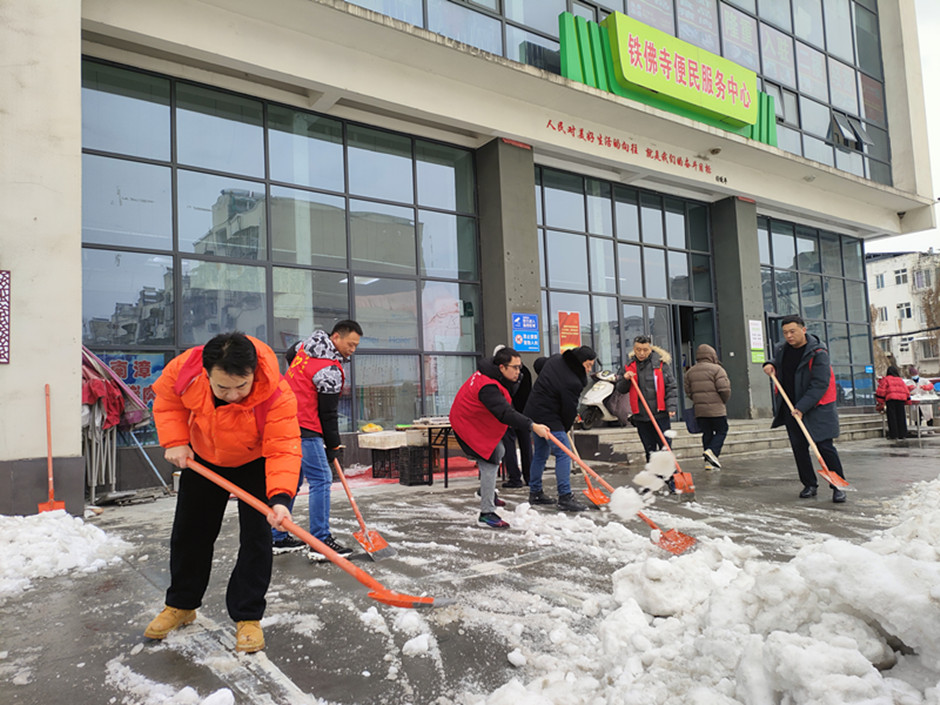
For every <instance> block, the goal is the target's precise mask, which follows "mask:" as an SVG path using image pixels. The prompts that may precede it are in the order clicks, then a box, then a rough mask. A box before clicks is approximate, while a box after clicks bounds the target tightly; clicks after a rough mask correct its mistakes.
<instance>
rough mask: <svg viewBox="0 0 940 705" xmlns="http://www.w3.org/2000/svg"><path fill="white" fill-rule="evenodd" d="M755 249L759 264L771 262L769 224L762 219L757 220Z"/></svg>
mask: <svg viewBox="0 0 940 705" xmlns="http://www.w3.org/2000/svg"><path fill="white" fill-rule="evenodd" d="M757 249H758V252H759V255H760V263H761V264H773V260H772V259H771V257H770V225H769V224H768V222H767V221H766V220H763V219H761V220H758V221H757Z"/></svg>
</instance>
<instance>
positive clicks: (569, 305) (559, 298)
mask: <svg viewBox="0 0 940 705" xmlns="http://www.w3.org/2000/svg"><path fill="white" fill-rule="evenodd" d="M550 301H551V309H550V311H549V326H550V328H549V340H550V343H551V351H552V352H553V353H557V352H561V350H560V346H559V334H558V320H559V315H560V314H571V313H576V314H578V323H579V325H580V328H579V332H580V334H581V345H590V344H591V308H590V307H591V299H590V297H589V296H588V295H587V294H566V293H563V292H559V291H553V292H551V294H550ZM565 318H566V319H567V318H569V316H567V315H566V316H565Z"/></svg>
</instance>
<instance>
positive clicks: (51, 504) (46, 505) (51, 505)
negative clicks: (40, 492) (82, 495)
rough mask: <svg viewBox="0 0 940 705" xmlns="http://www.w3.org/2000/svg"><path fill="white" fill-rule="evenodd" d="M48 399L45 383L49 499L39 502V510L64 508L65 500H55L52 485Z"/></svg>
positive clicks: (50, 425) (50, 419)
mask: <svg viewBox="0 0 940 705" xmlns="http://www.w3.org/2000/svg"><path fill="white" fill-rule="evenodd" d="M51 407H52V405H51V402H50V400H49V385H48V384H47V385H46V465H47V470H48V475H49V501H48V502H40V503H39V511H40V512H54V511H55V510H56V509H65V502H57V501H56V499H55V489H54V488H53V486H52V410H51Z"/></svg>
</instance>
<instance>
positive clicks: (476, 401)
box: [450, 372, 512, 458]
mask: <svg viewBox="0 0 940 705" xmlns="http://www.w3.org/2000/svg"><path fill="white" fill-rule="evenodd" d="M488 384H495V385H496V386H497V387H498V388H499V391H501V392H502V393H503V396H504V397H506V401H507V402H509V403H510V404H511V403H512V398H511V397H510V396H509V392H508V391H506V388H505V387H504V386H503V385H501V384H499V382H497V381H496V380H494V379H493V378H492V377H487V376H486V375H484V374H482V373H480V372H474V373H473V374H472V375H471V376H470V379H468V380H467V381H466V382H464V383H463V386H462V387H460V389H459V390H457V396H456V397H454V403H453V404H452V405H451V407H450V425H451V426H452V427H453V429H454V431H455V432H456V433H457V435H458V436H460V437H461V438H462V439H463V441H464V443H466V444H467V445H468V446H470V447H471V448H472V449H473V450H474V451H475V452H476V453H477V454H478V455H479V456H480V457H481V458H489V457H490V456H491V455H492V454H493V450H494V449H495V448H496V444H497V443H499V442H500V440H502V437H503V434H505V433H506V429H507V428H508V426H507V425H506V424H504V423H503V422H502V421H500V420H499V419H497V418H496V417H495V416H493V414H492V413H491V412H490V410H489V409H487V408H486V406H484V405H483V402H481V401H480V390H481V389H482V388H483V387H485V386H486V385H488Z"/></svg>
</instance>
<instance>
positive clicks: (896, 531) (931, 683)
mask: <svg viewBox="0 0 940 705" xmlns="http://www.w3.org/2000/svg"><path fill="white" fill-rule="evenodd" d="M631 492H632V490H626V489H624V490H618V492H617V493H615V502H614V505H615V508H616V509H617V513H624V514H629V513H630V512H632V511H635V510H636V509H637V508H638V507H641V506H642V507H645V506H647V505H646V503H644V502H642V501H641V500H640V499H638V496H631V495H630V494H629V493H631ZM633 495H636V493H633ZM894 510H895V511H896V512H897V522H896V525H895V526H894V527H893V528H891V529H889V530H887V531H884V532H880V533H879V534H877V535H876V536H874V537H873V538H872V539H871V540H869V541H868V542H866V543H864V544H862V545H856V544H852V543H849V542H846V541H842V540H836V539H830V540H825V541H818V542H815V543H811V544H809V545H806V546H804V547H803V548H801V549H800V550H799V551H798V552H797V554H796V555H795V556H794V558H793V559H791V560H790V561H788V562H779V561H771V560H768V559H767V558H765V557H763V556H762V554H761V553H760V551H759V550H757V549H755V548H753V547H746V546H740V545H736V544H735V543H733V542H732V541H731V540H730V539H729V538H727V537H715V538H709V537H707V536H705V535H704V533H703V534H701V535H700V536H699V537H698V538H699V540H698V543H697V544H696V545H695V547H694V548H693V549H691V550H689V551H687V552H685V553H683V554H682V555H679V556H672V555H670V554H669V553H666V552H664V551H663V550H661V549H660V548H657V547H656V546H655V545H653V544H652V543H651V542H650V540H649V539H650V536H649V534H647V533H646V532H644V531H640V530H639V529H638V527H637V525H636V523H630V524H629V527H632V528H633V529H637V531H639V533H637V531H634V530H631V528H628V526H627V525H624V524H623V523H620V522H618V521H608V522H606V523H605V522H602V521H600V520H597V521H595V520H594V519H592V518H591V516H588V515H568V514H563V513H551V512H539V511H536V510H533V509H532V508H531V507H529V505H528V504H525V503H523V504H520V505H519V506H517V507H516V509H515V511H514V512H506V513H505V515H506V518H507V519H508V520H509V521H510V523H511V524H512V531H513V533H514V534H515V535H516V536H517V537H518V540H519V541H520V543H522V544H528V545H529V546H530V547H531V548H533V549H539V548H540V547H544V548H545V549H546V550H551V549H558V550H559V551H562V552H564V551H574V550H577V551H581V552H582V553H583V554H584V555H585V556H586V557H591V558H595V559H606V560H607V561H609V562H610V563H611V564H612V565H615V566H617V569H616V570H615V572H614V573H613V578H612V580H611V581H609V582H608V581H606V580H597V579H596V576H591V575H589V569H588V568H587V567H586V566H578V565H576V564H575V565H572V564H571V562H567V563H564V564H563V565H564V566H565V568H566V570H565V571H564V572H562V571H558V573H557V575H556V576H555V577H554V578H552V579H551V580H550V581H549V580H548V579H543V580H534V581H532V582H531V583H529V584H524V585H523V584H521V583H520V582H515V583H514V582H512V581H511V580H509V579H508V577H507V579H506V580H505V581H503V580H501V579H500V574H499V573H498V571H497V570H496V568H495V567H494V573H493V576H494V577H493V578H491V579H490V580H489V583H488V587H485V588H483V589H478V590H475V591H474V593H473V595H474V599H473V600H472V601H471V600H464V599H461V600H459V602H458V605H456V606H454V607H450V608H446V609H445V610H441V611H440V612H429V613H419V612H415V611H409V610H388V609H384V608H382V609H378V608H376V607H375V606H370V607H369V608H368V609H367V610H365V611H364V612H363V613H362V614H361V622H362V624H363V627H364V628H365V629H366V630H367V631H368V632H371V633H373V634H376V635H377V636H383V637H384V636H390V635H392V634H397V635H399V636H401V637H402V638H403V639H404V646H402V647H400V648H396V647H395V646H394V642H393V641H392V640H391V639H387V640H386V643H387V644H388V650H389V655H390V656H394V658H389V659H387V660H388V661H389V664H388V667H387V669H388V670H387V672H385V673H381V674H380V675H381V676H383V677H385V678H390V679H394V678H396V677H397V674H398V671H399V666H398V664H400V663H403V662H405V661H406V660H408V659H430V661H431V663H433V664H434V666H435V668H436V669H437V670H439V671H441V672H442V670H443V669H442V666H441V663H442V661H441V647H440V645H439V644H438V642H437V639H436V638H435V635H434V631H435V623H436V620H437V619H444V618H446V619H449V620H453V619H457V620H460V621H462V622H463V623H464V624H466V625H468V626H471V625H472V626H477V627H479V626H482V627H484V628H486V629H490V630H492V631H493V632H494V633H496V634H497V635H498V637H499V641H500V642H501V643H502V644H504V648H505V659H506V661H505V662H506V663H507V664H508V665H509V667H510V668H511V669H512V673H514V674H515V676H514V677H512V678H510V679H509V680H508V682H506V683H505V684H504V685H502V686H501V687H499V688H497V689H496V690H494V691H492V692H480V690H479V689H475V690H474V689H473V688H472V686H469V685H467V684H464V685H463V686H460V687H462V688H463V691H462V692H458V693H456V694H455V695H454V702H456V703H460V704H461V705H588V704H590V705H594V704H601V703H610V704H616V705H621V704H622V705H634V704H636V705H641V704H642V705H674V704H675V705H679V703H682V704H683V705H686V704H692V705H733V704H741V705H771V704H774V705H776V704H781V705H790V704H792V705H797V704H819V705H828V704H832V705H837V704H838V705H844V704H848V703H858V704H862V703H864V704H865V705H940V479H938V480H934V481H932V482H928V483H920V484H917V485H914V486H913V487H912V488H911V490H910V491H909V492H908V493H907V494H906V495H905V496H904V497H902V498H901V499H900V500H898V501H897V502H896V503H895V507H894ZM592 516H597V515H596V514H592ZM683 529H685V530H688V529H687V528H686V527H683ZM0 536H2V537H3V538H2V542H3V543H2V546H3V550H2V551H0V599H2V597H4V596H10V595H13V594H16V593H18V592H22V591H25V590H28V589H29V588H30V586H31V585H32V583H33V581H36V580H39V579H41V578H44V577H48V576H52V575H58V574H61V573H64V572H67V571H93V570H99V569H102V568H104V567H105V566H106V565H107V564H108V563H109V562H110V561H113V560H117V559H118V558H119V556H120V555H121V553H122V552H123V551H124V550H126V548H127V544H125V543H124V542H122V541H119V540H117V539H113V538H109V537H108V536H106V535H105V534H104V533H103V532H101V531H100V530H99V529H97V528H96V527H92V526H89V525H86V524H84V522H82V520H81V519H75V518H72V517H69V516H68V515H67V514H65V513H64V512H51V513H43V514H38V515H35V516H30V517H0ZM405 543H407V542H405ZM432 543H433V542H432ZM433 545H434V546H436V547H437V548H436V549H435V552H438V551H439V550H441V549H444V548H446V547H445V546H441V545H439V544H433ZM411 547H412V548H413V549H414V552H415V553H418V554H421V553H424V552H426V551H427V545H425V544H418V543H414V544H412V546H411ZM398 548H399V550H400V551H405V550H408V547H407V546H403V545H399V546H398ZM559 565H562V564H561V563H560V564H559ZM323 587H326V586H325V585H324V586H323ZM445 613H448V614H447V616H446V617H444V616H443V615H444V614H445ZM438 614H440V615H442V616H441V617H438V616H436V615H438ZM296 616H298V615H294V616H292V617H291V618H292V619H294V618H295V617H296ZM279 619H284V617H283V615H282V616H280V617H276V616H272V617H270V620H271V621H270V623H272V624H273V623H276V622H277V621H278V620H279ZM296 628H297V629H298V631H300V632H301V633H303V634H306V635H308V636H310V637H311V638H316V635H317V631H318V629H319V621H318V620H317V619H316V618H314V617H311V618H310V619H309V620H307V621H306V622H300V623H298V624H297V627H296ZM3 658H4V656H3V655H2V654H0V660H2V659H3ZM107 678H108V680H109V682H112V683H114V684H115V686H116V687H119V688H120V689H121V690H123V691H124V692H125V693H126V694H127V696H128V697H129V698H130V700H129V701H128V700H125V702H140V703H142V704H146V705H149V703H151V702H154V703H155V702H161V703H163V702H165V703H171V704H174V705H189V704H190V703H204V704H207V705H226V704H227V703H231V702H233V696H232V694H231V692H230V691H228V690H227V689H222V690H219V691H216V692H214V693H211V694H207V695H200V694H199V693H197V692H196V691H194V690H193V689H192V688H184V689H182V690H176V689H175V688H173V687H170V686H167V685H164V684H159V683H154V682H151V681H148V680H147V679H146V678H144V677H143V676H140V675H139V674H135V673H133V672H132V671H131V670H130V669H129V668H128V667H127V666H126V664H125V663H124V662H123V657H118V658H115V659H112V661H110V662H109V664H108V674H107ZM117 684H120V686H118V685H117Z"/></svg>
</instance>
